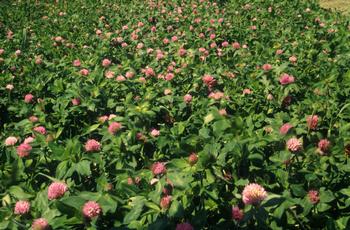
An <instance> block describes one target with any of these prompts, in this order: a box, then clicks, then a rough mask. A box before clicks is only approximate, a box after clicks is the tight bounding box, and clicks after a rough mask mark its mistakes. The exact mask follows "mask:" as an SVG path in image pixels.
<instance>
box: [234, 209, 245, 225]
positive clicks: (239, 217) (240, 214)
mask: <svg viewBox="0 0 350 230" xmlns="http://www.w3.org/2000/svg"><path fill="white" fill-rule="evenodd" d="M243 217H244V213H243V210H241V209H239V207H237V206H234V207H232V219H234V220H236V221H241V220H242V219H243Z"/></svg>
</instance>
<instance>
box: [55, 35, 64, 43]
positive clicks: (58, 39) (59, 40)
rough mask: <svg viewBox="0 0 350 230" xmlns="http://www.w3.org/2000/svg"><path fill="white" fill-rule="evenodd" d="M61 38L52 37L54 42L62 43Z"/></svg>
mask: <svg viewBox="0 0 350 230" xmlns="http://www.w3.org/2000/svg"><path fill="white" fill-rule="evenodd" d="M62 40H63V38H62V37H61V36H57V37H54V41H55V42H62Z"/></svg>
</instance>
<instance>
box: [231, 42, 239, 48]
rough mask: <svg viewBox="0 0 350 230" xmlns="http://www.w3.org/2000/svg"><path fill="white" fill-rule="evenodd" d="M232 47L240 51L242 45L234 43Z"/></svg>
mask: <svg viewBox="0 0 350 230" xmlns="http://www.w3.org/2000/svg"><path fill="white" fill-rule="evenodd" d="M232 47H233V48H234V49H240V48H241V45H240V44H239V43H238V42H234V43H233V44H232Z"/></svg>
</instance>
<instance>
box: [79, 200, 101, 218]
mask: <svg viewBox="0 0 350 230" xmlns="http://www.w3.org/2000/svg"><path fill="white" fill-rule="evenodd" d="M101 213H102V209H101V207H100V205H99V204H98V203H97V202H95V201H88V202H86V203H85V204H84V206H83V215H84V216H85V217H86V218H89V219H91V218H94V217H97V216H99V215H100V214H101Z"/></svg>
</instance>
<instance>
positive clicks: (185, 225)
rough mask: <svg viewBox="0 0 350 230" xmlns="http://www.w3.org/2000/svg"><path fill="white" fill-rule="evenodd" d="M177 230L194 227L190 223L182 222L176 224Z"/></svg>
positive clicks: (187, 229)
mask: <svg viewBox="0 0 350 230" xmlns="http://www.w3.org/2000/svg"><path fill="white" fill-rule="evenodd" d="M176 230H193V227H192V225H191V224H190V223H187V222H186V223H181V224H177V225H176Z"/></svg>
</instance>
